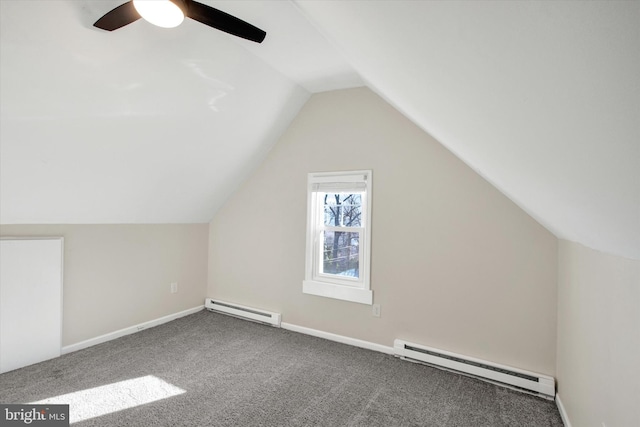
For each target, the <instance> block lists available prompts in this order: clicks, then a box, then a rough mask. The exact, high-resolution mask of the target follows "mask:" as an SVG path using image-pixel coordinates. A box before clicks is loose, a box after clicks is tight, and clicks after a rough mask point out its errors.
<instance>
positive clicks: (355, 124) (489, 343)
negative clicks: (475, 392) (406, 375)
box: [208, 88, 557, 375]
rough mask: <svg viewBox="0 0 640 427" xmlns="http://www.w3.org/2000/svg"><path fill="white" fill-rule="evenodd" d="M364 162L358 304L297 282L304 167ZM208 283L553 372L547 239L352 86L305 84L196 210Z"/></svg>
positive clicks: (233, 296)
mask: <svg viewBox="0 0 640 427" xmlns="http://www.w3.org/2000/svg"><path fill="white" fill-rule="evenodd" d="M354 169H372V170H373V196H372V197H373V199H372V202H373V213H372V227H373V229H372V230H373V234H372V274H371V286H372V289H373V292H374V303H377V304H381V307H382V317H380V318H374V317H372V314H371V307H370V306H366V305H361V304H356V303H351V302H345V301H339V300H334V299H328V298H322V297H318V296H311V295H305V294H302V280H303V278H304V264H305V255H304V250H305V230H306V228H305V227H306V180H307V173H308V172H318V171H339V170H354ZM209 231H210V241H209V286H208V296H210V297H216V298H219V299H222V300H228V301H232V302H236V303H239V304H245V305H249V306H255V307H260V308H263V309H270V310H274V311H278V312H281V313H282V315H283V321H285V322H289V323H293V324H296V325H300V326H305V327H309V328H314V329H319V330H322V331H326V332H331V333H336V334H340V335H345V336H349V337H353V338H358V339H362V340H366V341H371V342H374V343H379V344H383V345H387V346H391V345H392V343H393V339H394V338H403V339H406V340H410V341H413V342H417V343H420V344H424V345H429V346H434V347H438V348H441V349H445V350H450V351H455V352H459V353H463V354H466V355H470V356H475V357H479V358H483V359H487V360H490V361H494V362H498V363H504V364H507V365H511V366H515V367H519V368H524V369H530V370H533V371H537V372H540V373H544V374H548V375H554V374H555V355H556V347H555V346H556V280H557V239H556V238H555V237H554V236H553V235H552V234H551V233H549V232H548V231H547V230H546V229H545V228H543V227H542V226H541V225H540V224H538V223H537V222H536V221H534V220H533V219H532V218H531V217H529V216H528V215H527V214H526V213H524V212H523V211H522V210H521V209H519V208H518V207H517V206H516V205H515V204H514V203H512V202H511V201H510V200H509V199H507V198H506V197H505V196H504V195H502V194H501V193H500V192H498V191H497V190H496V189H495V188H494V187H493V186H491V185H490V184H488V183H487V182H486V181H485V180H484V179H482V178H481V177H480V176H479V175H477V174H476V173H475V172H474V171H472V170H471V169H470V168H469V167H467V166H466V165H465V164H463V163H462V162H461V161H460V160H458V159H457V158H456V157H455V156H453V155H452V154H451V153H450V152H448V151H447V150H446V149H444V148H443V147H442V146H441V145H440V144H439V143H438V142H437V141H435V140H434V139H433V138H432V137H430V136H429V135H427V134H426V133H424V132H423V131H422V130H421V129H419V128H418V127H416V126H415V125H414V124H413V123H411V122H410V121H409V120H408V119H406V118H405V117H404V116H403V115H401V114H400V113H399V112H397V111H396V110H395V109H393V108H392V107H391V106H390V105H388V104H387V103H386V102H384V101H383V100H382V99H381V98H379V97H378V96H377V95H375V94H374V93H372V92H371V91H369V90H368V89H366V88H358V89H350V90H344V91H335V92H327V93H322V94H316V95H314V96H313V97H312V98H311V99H310V101H308V102H307V104H306V105H305V106H304V108H303V109H302V111H301V112H300V114H299V115H298V117H297V118H296V119H295V120H294V121H293V123H292V125H291V126H290V128H289V129H288V131H287V132H286V133H285V134H284V135H283V137H282V138H281V140H280V141H279V142H278V143H277V144H276V146H275V147H274V148H273V149H272V150H271V152H270V153H269V155H268V157H267V159H266V160H265V161H264V163H263V164H262V165H261V166H260V167H259V168H258V169H257V170H256V171H255V173H254V174H253V175H252V177H251V178H250V179H249V180H248V181H247V182H245V183H244V185H243V186H241V188H240V189H239V190H238V191H237V192H236V193H235V194H234V195H233V196H232V197H231V198H230V199H229V200H228V201H227V203H226V205H225V206H224V207H223V208H222V209H221V210H220V211H219V212H218V213H217V214H216V216H215V217H214V219H213V220H212V221H211V223H210V228H209Z"/></svg>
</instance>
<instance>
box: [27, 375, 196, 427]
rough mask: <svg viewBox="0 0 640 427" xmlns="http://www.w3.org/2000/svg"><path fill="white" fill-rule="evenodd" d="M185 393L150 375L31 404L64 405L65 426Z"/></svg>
mask: <svg viewBox="0 0 640 427" xmlns="http://www.w3.org/2000/svg"><path fill="white" fill-rule="evenodd" d="M183 393H186V392H185V391H184V390H182V389H181V388H179V387H176V386H174V385H173V384H169V383H168V382H166V381H163V380H161V379H160V378H158V377H154V376H153V375H147V376H144V377H140V378H134V379H131V380H124V381H120V382H117V383H113V384H107V385H103V386H100V387H94V388H89V389H86V390H80V391H75V392H73V393H68V394H62V395H60V396H55V397H50V398H48V399H44V400H39V401H37V402H31V404H33V405H46V404H54V405H55V404H68V405H69V418H70V420H69V423H70V424H73V423H77V422H79V421H84V420H88V419H90V418H95V417H99V416H101V415H106V414H111V413H113V412H117V411H122V410H123V409H128V408H134V407H136V406H140V405H144V404H147V403H151V402H155V401H157V400H162V399H166V398H169V397H173V396H178V395H180V394H183Z"/></svg>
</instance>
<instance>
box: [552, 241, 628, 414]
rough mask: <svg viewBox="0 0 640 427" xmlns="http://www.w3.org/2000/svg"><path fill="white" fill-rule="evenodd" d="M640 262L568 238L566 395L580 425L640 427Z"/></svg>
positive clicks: (561, 294)
mask: <svg viewBox="0 0 640 427" xmlns="http://www.w3.org/2000/svg"><path fill="white" fill-rule="evenodd" d="M639 361H640V261H637V260H631V259H626V258H621V257H617V256H613V255H608V254H605V253H602V252H598V251H595V250H592V249H588V248H585V247H584V246H582V245H579V244H577V243H572V242H568V241H565V240H560V242H559V263H558V357H557V371H558V375H557V376H558V394H559V395H560V399H561V401H562V403H563V405H564V407H565V409H566V411H567V414H568V416H569V419H570V421H571V424H572V425H573V426H597V427H601V426H602V425H603V424H602V423H603V422H604V423H605V425H607V426H609V427H613V426H639V425H640V405H639V404H640V362H639Z"/></svg>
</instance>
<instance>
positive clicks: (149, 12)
mask: <svg viewBox="0 0 640 427" xmlns="http://www.w3.org/2000/svg"><path fill="white" fill-rule="evenodd" d="M181 5H183V3H182V2H181V1H180V0H176V1H173V0H133V7H135V9H136V11H138V13H139V14H140V16H142V18H143V19H144V20H145V21H147V22H150V23H152V24H153V25H157V26H158V27H163V28H173V27H177V26H178V25H180V24H181V23H182V21H184V15H185V13H184V10H183V8H182V7H180V6H181Z"/></svg>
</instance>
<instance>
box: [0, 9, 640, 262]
mask: <svg viewBox="0 0 640 427" xmlns="http://www.w3.org/2000/svg"><path fill="white" fill-rule="evenodd" d="M122 2H123V1H122V0H104V1H95V0H91V1H79V0H55V1H54V0H42V1H19V0H2V1H0V101H1V112H0V120H1V122H0V223H2V224H16V223H20V224H30V223H31V224H35V223H39V224H42V223H174V222H206V221H209V220H210V219H211V218H212V217H213V215H215V212H216V211H217V209H218V208H219V207H220V206H221V205H222V204H223V203H224V201H225V200H226V198H227V197H228V196H229V195H230V194H231V193H232V192H233V191H234V189H235V188H237V187H238V186H239V185H240V184H241V182H242V181H243V180H244V179H246V177H247V176H248V175H249V174H250V173H251V171H252V170H253V169H254V168H255V167H256V166H257V165H258V164H259V163H260V161H261V160H262V159H263V158H264V156H265V155H266V153H267V152H268V150H269V149H270V147H271V146H272V145H273V144H274V143H275V142H276V141H277V140H278V137H279V136H280V135H281V134H282V132H283V131H284V130H285V129H286V128H287V126H288V125H289V123H290V122H291V120H292V119H293V118H294V117H295V116H296V114H297V112H298V111H299V110H300V108H301V107H302V105H304V103H305V102H306V100H307V99H308V98H309V96H311V94H312V93H314V92H321V91H325V90H333V89H342V88H349V87H355V86H362V85H366V86H368V87H370V88H371V89H372V90H374V91H375V92H376V93H378V94H379V95H381V96H382V97H383V98H385V99H386V100H387V101H388V102H390V103H391V104H392V105H394V106H395V107H396V108H397V109H398V110H400V111H401V112H403V113H404V114H405V115H406V116H407V117H409V118H410V119H411V120H413V121H414V122H415V123H416V124H417V125H419V126H420V127H422V128H423V129H424V130H425V131H427V132H429V133H430V134H432V135H433V136H434V137H436V138H437V139H438V140H439V141H440V142H441V143H442V144H443V145H444V146H446V147H447V148H448V149H449V150H451V151H452V152H453V153H454V154H456V155H457V156H458V157H460V158H461V159H462V160H463V161H464V162H466V163H467V164H468V165H469V166H470V167H471V168H473V169H474V170H476V171H477V172H478V173H480V174H481V175H482V176H483V177H485V178H486V179H487V180H488V181H489V182H491V183H492V184H493V185H495V186H496V187H497V188H498V189H500V190H501V191H502V192H503V193H504V194H505V195H507V196H508V197H509V198H511V200H513V201H514V202H515V203H517V204H518V205H519V206H520V207H522V208H523V209H524V210H525V211H527V212H528V213H529V214H530V215H531V216H533V217H534V218H535V219H537V220H538V221H539V222H540V223H541V224H543V225H544V226H545V227H547V228H548V229H549V230H550V231H552V232H553V233H554V234H556V235H557V236H558V237H561V238H565V239H568V240H572V241H576V242H579V243H582V244H585V245H587V246H589V247H592V248H595V249H598V250H602V251H605V252H608V253H612V254H616V255H622V256H627V257H631V258H636V259H640V79H639V78H638V76H640V29H639V27H640V25H638V22H640V2H625V1H622V2H616V1H603V2H598V1H594V2H574V1H569V2H563V1H558V2H547V1H543V2H539V1H529V2H502V1H499V2H493V1H455V2H449V1H397V0H396V1H351V0H343V1H299V0H298V1H213V0H208V1H207V0H203V1H202V3H206V4H208V5H210V6H213V7H216V8H218V9H221V10H224V11H226V12H228V13H231V14H233V15H236V16H238V17H240V18H241V19H244V20H246V21H248V22H250V23H252V24H254V25H256V26H258V27H260V28H262V29H264V30H265V31H267V38H266V39H265V41H264V42H263V43H262V44H255V43H252V42H249V41H245V40H241V39H238V38H236V37H232V36H230V35H228V34H225V33H222V32H219V31H216V30H213V29H211V28H209V27H206V26H204V25H202V24H200V23H197V22H195V21H191V20H187V21H185V23H184V24H183V25H181V26H180V27H178V28H175V29H171V30H166V29H161V28H157V27H153V26H151V25H150V24H148V23H146V22H144V21H138V22H135V23H133V24H131V25H129V26H126V27H124V28H122V29H120V30H117V31H115V32H112V33H109V32H105V31H101V30H98V29H95V28H94V27H92V24H93V22H95V21H96V20H97V19H98V18H99V17H100V16H102V15H103V14H104V13H105V12H107V11H109V10H111V9H112V8H114V7H115V6H117V5H119V4H121V3H122Z"/></svg>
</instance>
